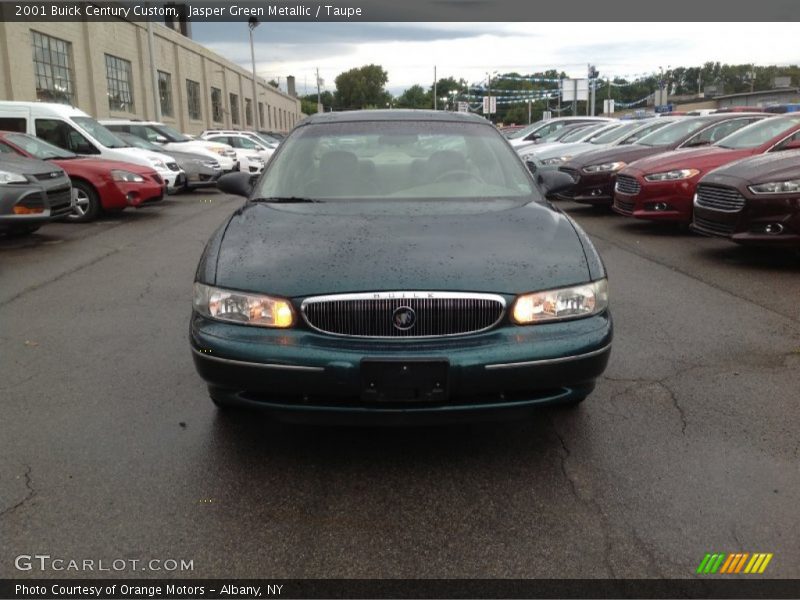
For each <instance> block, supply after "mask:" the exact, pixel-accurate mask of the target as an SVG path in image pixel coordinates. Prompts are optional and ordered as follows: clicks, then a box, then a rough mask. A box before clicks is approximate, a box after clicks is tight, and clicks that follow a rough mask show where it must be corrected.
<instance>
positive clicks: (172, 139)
mask: <svg viewBox="0 0 800 600" xmlns="http://www.w3.org/2000/svg"><path fill="white" fill-rule="evenodd" d="M101 123H102V124H103V125H105V126H106V127H108V128H109V129H110V130H111V131H114V132H116V133H132V134H133V135H135V136H137V137H140V138H142V139H143V140H147V141H148V142H152V143H153V144H157V145H158V146H160V147H161V148H163V149H164V150H167V151H169V150H174V151H177V152H191V153H193V154H202V155H203V156H206V157H207V158H210V159H214V160H216V161H217V162H218V163H219V165H220V167H221V168H222V170H223V171H224V172H226V173H229V172H231V171H237V170H238V169H239V166H238V164H237V162H236V160H237V159H236V152H234V150H233V148H231V147H230V146H229V145H227V144H218V143H216V142H210V141H208V140H201V139H194V138H190V137H188V136H186V135H184V134H182V133H181V132H180V131H178V130H177V129H174V128H172V127H170V126H169V125H164V124H163V123H159V122H157V121H134V120H126V119H107V120H104V121H101Z"/></svg>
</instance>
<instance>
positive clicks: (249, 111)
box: [244, 98, 253, 127]
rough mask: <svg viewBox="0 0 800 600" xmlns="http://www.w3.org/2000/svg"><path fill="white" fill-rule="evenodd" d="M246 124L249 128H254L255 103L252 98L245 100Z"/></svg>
mask: <svg viewBox="0 0 800 600" xmlns="http://www.w3.org/2000/svg"><path fill="white" fill-rule="evenodd" d="M244 122H245V124H246V125H247V126H248V127H252V126H253V101H252V100H250V98H245V99H244Z"/></svg>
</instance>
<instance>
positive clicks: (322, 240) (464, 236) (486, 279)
mask: <svg viewBox="0 0 800 600" xmlns="http://www.w3.org/2000/svg"><path fill="white" fill-rule="evenodd" d="M214 258H215V257H213V256H212V257H208V258H207V259H206V260H210V261H213V260H214ZM216 258H217V271H216V285H218V286H220V287H224V288H231V289H238V290H244V291H255V292H263V293H272V294H276V295H281V296H286V297H301V296H308V295H317V294H332V293H346V292H367V291H390V290H391V291H401V290H419V291H427V290H432V291H436V290H439V291H442V290H447V291H473V292H495V293H506V294H516V293H520V292H526V291H534V290H542V289H549V288H557V287H562V286H568V285H573V284H578V283H582V282H586V281H588V280H589V278H590V276H589V268H588V266H587V260H586V256H585V254H584V251H583V246H582V244H581V242H580V240H579V238H578V235H577V233H576V231H575V229H574V228H573V226H572V223H571V221H570V220H569V219H568V218H567V217H565V216H564V215H563V214H562V213H561V212H559V211H558V210H556V209H554V208H552V207H550V206H549V205H547V204H544V203H541V202H536V201H508V200H483V199H481V200H475V201H470V202H454V201H445V202H430V201H429V202H408V201H406V202H386V201H384V202H362V201H359V202H328V203H324V204H322V203H315V204H274V203H273V204H261V203H259V204H247V205H245V207H244V208H243V209H241V210H239V211H237V212H236V213H235V214H234V215H233V216H232V218H231V219H230V221H229V223H228V225H227V228H226V230H225V233H224V236H223V238H222V240H221V242H220V246H219V251H218V256H217V257H216ZM201 270H202V269H201Z"/></svg>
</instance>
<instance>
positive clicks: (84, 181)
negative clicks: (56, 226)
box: [0, 131, 166, 222]
mask: <svg viewBox="0 0 800 600" xmlns="http://www.w3.org/2000/svg"><path fill="white" fill-rule="evenodd" d="M0 149H2V150H4V151H6V152H16V153H17V154H20V155H22V156H25V157H28V158H37V159H40V160H46V161H49V162H52V163H53V164H54V165H57V166H58V167H60V168H61V169H63V170H64V171H65V172H66V174H67V175H68V176H69V178H70V181H71V182H72V195H73V197H74V202H73V205H72V212H71V213H69V214H68V215H67V216H66V217H67V220H69V221H73V222H84V221H91V220H93V219H95V218H96V217H97V216H98V215H99V214H100V211H101V210H105V211H108V212H116V211H120V210H123V209H125V208H127V207H129V206H132V207H136V208H139V207H141V206H143V205H145V204H151V203H153V202H157V201H159V200H161V199H162V198H163V197H164V192H165V190H166V185H165V184H164V180H163V179H161V177H160V176H159V175H158V173H156V171H154V170H153V169H150V168H148V167H142V166H140V165H135V164H133V163H126V162H119V161H113V160H103V159H100V158H85V157H80V156H78V155H77V154H75V153H73V152H70V151H68V150H64V149H62V148H59V147H58V146H54V145H52V144H49V143H47V142H45V141H44V140H40V139H39V138H37V137H34V136H32V135H28V134H25V133H15V132H10V131H0Z"/></svg>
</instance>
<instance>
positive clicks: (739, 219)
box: [691, 197, 800, 248]
mask: <svg viewBox="0 0 800 600" xmlns="http://www.w3.org/2000/svg"><path fill="white" fill-rule="evenodd" d="M775 225H780V226H781V228H782V230H780V231H778V229H777V228H776V227H775ZM767 226H770V229H771V230H772V231H773V232H774V233H767V231H766V229H767ZM691 229H692V231H696V232H697V233H701V234H703V235H708V236H715V237H725V238H729V239H730V240H731V241H734V242H736V243H737V244H743V245H749V246H774V247H781V248H784V247H785V248H800V197H796V198H768V199H762V198H758V199H754V198H750V197H747V204H746V205H745V207H744V208H743V209H742V210H740V211H737V212H732V211H721V210H714V209H710V208H706V207H703V206H697V205H695V207H694V218H693V220H692V224H691Z"/></svg>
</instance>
